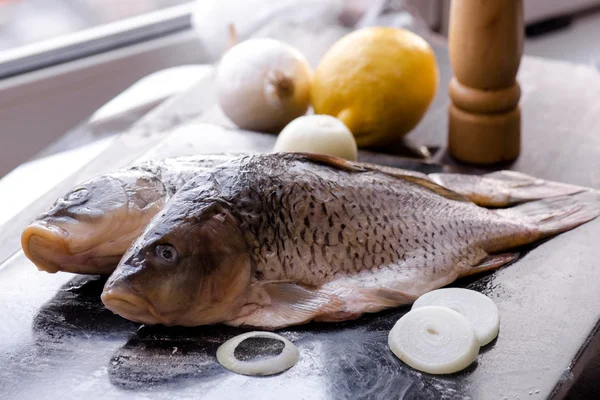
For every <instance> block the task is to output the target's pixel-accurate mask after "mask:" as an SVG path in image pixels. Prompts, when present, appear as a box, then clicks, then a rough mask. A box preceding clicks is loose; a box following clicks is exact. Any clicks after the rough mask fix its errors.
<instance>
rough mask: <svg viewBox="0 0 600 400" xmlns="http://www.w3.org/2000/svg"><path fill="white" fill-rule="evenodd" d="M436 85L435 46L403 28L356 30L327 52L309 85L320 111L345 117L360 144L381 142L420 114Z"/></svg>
mask: <svg viewBox="0 0 600 400" xmlns="http://www.w3.org/2000/svg"><path fill="white" fill-rule="evenodd" d="M437 85H438V68H437V62H436V59H435V55H434V53H433V50H432V49H431V47H430V46H429V44H428V43H427V42H426V41H425V40H424V39H423V38H422V37H420V36H419V35H417V34H415V33H412V32H410V31H407V30H404V29H396V28H384V27H373V28H365V29H361V30H358V31H355V32H352V33H350V34H348V35H346V36H344V37H343V38H341V39H340V40H339V41H337V42H336V43H335V44H334V45H333V46H332V47H331V48H330V49H329V50H328V51H327V53H326V54H325V55H324V56H323V58H322V60H321V62H320V64H319V66H318V68H317V71H316V74H315V79H314V83H313V85H312V87H311V101H312V104H313V107H314V110H315V113H317V114H329V115H332V116H334V117H337V118H339V119H340V120H342V121H343V122H344V123H345V124H346V126H347V127H348V128H349V129H350V131H352V133H353V134H354V137H355V138H356V142H357V144H358V146H359V147H374V146H383V145H386V144H389V143H391V142H394V141H396V140H398V139H400V138H401V137H402V136H404V135H405V134H406V133H407V132H409V131H410V130H411V129H412V128H414V127H415V126H416V125H417V123H418V122H419V121H420V120H421V118H422V117H423V115H424V114H425V111H427V108H428V107H429V104H431V101H432V100H433V97H434V96H435V92H436V89H437Z"/></svg>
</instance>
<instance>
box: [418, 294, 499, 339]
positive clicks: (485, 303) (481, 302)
mask: <svg viewBox="0 0 600 400" xmlns="http://www.w3.org/2000/svg"><path fill="white" fill-rule="evenodd" d="M424 306H441V307H447V308H450V309H452V310H454V311H456V312H458V313H459V314H462V315H463V316H465V317H466V318H467V319H468V320H469V322H470V323H471V326H472V327H473V330H474V331H475V336H477V340H478V341H479V345H480V346H485V345H486V344H488V343H489V342H491V341H492V340H494V338H495V337H496V336H498V330H499V329H500V317H499V316H498V307H497V306H496V303H494V301H493V300H492V299H490V298H489V297H487V296H486V295H484V294H482V293H479V292H476V291H474V290H469V289H462V288H444V289H438V290H433V291H431V292H428V293H425V294H424V295H423V296H421V297H419V298H418V299H417V301H415V303H414V304H413V306H412V308H413V309H415V308H418V307H424Z"/></svg>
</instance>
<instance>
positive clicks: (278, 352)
mask: <svg viewBox="0 0 600 400" xmlns="http://www.w3.org/2000/svg"><path fill="white" fill-rule="evenodd" d="M298 355H299V351H298V348H297V347H296V346H295V345H294V344H293V343H292V342H290V341H289V340H287V339H286V338H284V337H283V336H279V335H277V334H275V333H271V332H248V333H244V334H242V335H239V336H236V337H233V338H231V339H229V340H228V341H226V342H225V343H223V344H222V345H221V346H220V347H219V348H218V349H217V360H219V363H221V365H222V366H224V367H225V368H227V369H228V370H230V371H233V372H236V373H238V374H243V375H258V376H265V375H273V374H278V373H280V372H282V371H285V370H286V369H289V368H291V367H293V366H294V364H296V362H297V361H298Z"/></svg>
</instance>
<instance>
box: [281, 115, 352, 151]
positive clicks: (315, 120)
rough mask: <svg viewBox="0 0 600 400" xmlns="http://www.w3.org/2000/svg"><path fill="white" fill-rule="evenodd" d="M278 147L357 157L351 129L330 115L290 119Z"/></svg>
mask: <svg viewBox="0 0 600 400" xmlns="http://www.w3.org/2000/svg"><path fill="white" fill-rule="evenodd" d="M274 151H277V152H278V151H293V152H305V153H316V154H325V155H329V156H335V157H341V158H345V159H346V160H350V161H355V160H356V153H357V149H356V141H355V140H354V136H353V135H352V132H350V129H348V128H347V127H346V125H344V123H343V122H342V121H340V120H339V119H337V118H335V117H332V116H330V115H306V116H303V117H299V118H296V119H295V120H293V121H292V122H290V123H289V124H288V125H287V126H286V127H285V128H283V130H282V131H281V133H280V134H279V136H278V137H277V141H276V142H275V148H274Z"/></svg>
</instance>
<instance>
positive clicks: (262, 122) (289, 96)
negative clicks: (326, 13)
mask: <svg viewBox="0 0 600 400" xmlns="http://www.w3.org/2000/svg"><path fill="white" fill-rule="evenodd" d="M312 76H313V73H312V69H311V67H310V65H308V62H307V61H306V59H305V58H304V56H303V55H302V54H301V53H300V52H299V51H298V50H296V49H295V48H293V47H292V46H289V45H287V44H285V43H283V42H280V41H278V40H275V39H269V38H256V39H250V40H246V41H244V42H241V43H240V44H238V45H236V46H234V47H232V48H231V49H230V50H229V51H228V52H227V53H225V55H224V56H223V58H222V59H221V62H220V63H219V67H218V69H217V78H216V90H217V100H218V103H219V106H220V107H221V109H222V110H223V112H224V113H225V115H227V117H228V118H229V119H230V120H231V121H232V122H234V123H235V124H236V125H237V126H239V127H240V128H242V129H248V130H254V131H261V132H279V131H280V130H281V129H282V128H283V127H284V126H285V125H286V124H287V123H289V122H290V121H292V120H293V119H294V118H297V117H299V116H301V115H304V114H305V113H306V111H307V110H308V107H309V104H310V85H311V83H312Z"/></svg>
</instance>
